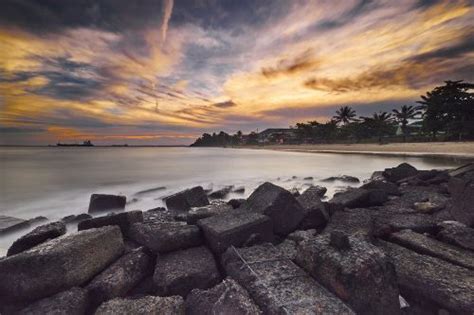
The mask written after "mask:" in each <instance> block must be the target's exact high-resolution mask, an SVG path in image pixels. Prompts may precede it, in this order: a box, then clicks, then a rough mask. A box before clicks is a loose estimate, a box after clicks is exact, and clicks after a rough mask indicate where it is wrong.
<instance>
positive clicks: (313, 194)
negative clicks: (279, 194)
mask: <svg viewBox="0 0 474 315" xmlns="http://www.w3.org/2000/svg"><path fill="white" fill-rule="evenodd" d="M296 200H297V201H298V202H299V203H300V205H301V207H302V208H303V214H304V217H303V220H301V223H300V226H299V228H300V229H302V230H304V229H312V228H321V227H324V226H325V225H326V223H327V221H328V220H329V214H328V213H327V212H326V208H325V206H324V204H323V202H322V201H321V191H320V189H319V188H318V187H316V186H312V187H309V188H308V189H306V190H305V191H304V192H303V193H302V194H301V196H299V197H297V198H296Z"/></svg>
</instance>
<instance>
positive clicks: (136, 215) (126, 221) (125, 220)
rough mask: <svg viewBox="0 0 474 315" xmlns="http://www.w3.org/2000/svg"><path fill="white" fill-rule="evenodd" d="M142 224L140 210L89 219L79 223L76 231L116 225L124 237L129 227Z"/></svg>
mask: <svg viewBox="0 0 474 315" xmlns="http://www.w3.org/2000/svg"><path fill="white" fill-rule="evenodd" d="M137 222H143V213H142V212H141V211H140V210H135V211H127V212H123V213H118V214H112V215H106V216H103V217H98V218H91V219H88V220H84V221H81V222H79V224H78V225H77V229H78V230H79V231H82V230H87V229H93V228H99V227H103V226H108V225H117V226H118V227H120V230H121V231H122V234H123V235H124V236H126V234H127V232H128V230H129V228H130V226H131V225H132V224H133V223H137Z"/></svg>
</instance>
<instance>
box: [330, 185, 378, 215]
mask: <svg viewBox="0 0 474 315" xmlns="http://www.w3.org/2000/svg"><path fill="white" fill-rule="evenodd" d="M369 196H370V192H369V191H368V190H366V189H361V188H353V189H348V190H347V191H345V192H340V193H337V194H335V195H334V197H333V198H332V199H331V200H329V202H328V207H329V213H330V214H331V215H332V214H333V213H334V212H336V211H339V210H343V209H344V208H360V207H367V206H368V205H369Z"/></svg>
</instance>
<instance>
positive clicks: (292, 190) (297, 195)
mask: <svg viewBox="0 0 474 315" xmlns="http://www.w3.org/2000/svg"><path fill="white" fill-rule="evenodd" d="M289 192H290V194H292V195H293V197H299V196H300V191H299V190H298V188H296V187H293V188H291V189H290V190H289Z"/></svg>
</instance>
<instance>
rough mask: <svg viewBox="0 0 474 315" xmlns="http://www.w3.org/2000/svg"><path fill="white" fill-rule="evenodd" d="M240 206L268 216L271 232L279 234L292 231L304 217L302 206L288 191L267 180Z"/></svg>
mask: <svg viewBox="0 0 474 315" xmlns="http://www.w3.org/2000/svg"><path fill="white" fill-rule="evenodd" d="M242 208H244V209H247V210H250V211H253V212H259V213H262V214H265V215H267V216H269V217H270V219H271V220H272V222H273V232H275V233H276V234H281V235H286V234H288V233H291V232H292V231H294V230H295V229H296V228H297V227H298V225H299V224H300V222H301V220H302V219H303V217H304V210H303V208H302V207H301V205H300V204H299V203H298V201H296V199H295V197H293V196H292V195H291V193H290V192H289V191H287V190H285V189H283V188H281V187H279V186H276V185H273V184H272V183H268V182H266V183H264V184H262V185H260V186H259V187H258V188H257V189H256V190H255V191H254V192H253V193H252V195H250V197H249V198H248V199H247V201H246V202H245V204H243V205H242Z"/></svg>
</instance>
